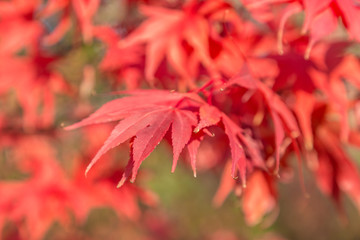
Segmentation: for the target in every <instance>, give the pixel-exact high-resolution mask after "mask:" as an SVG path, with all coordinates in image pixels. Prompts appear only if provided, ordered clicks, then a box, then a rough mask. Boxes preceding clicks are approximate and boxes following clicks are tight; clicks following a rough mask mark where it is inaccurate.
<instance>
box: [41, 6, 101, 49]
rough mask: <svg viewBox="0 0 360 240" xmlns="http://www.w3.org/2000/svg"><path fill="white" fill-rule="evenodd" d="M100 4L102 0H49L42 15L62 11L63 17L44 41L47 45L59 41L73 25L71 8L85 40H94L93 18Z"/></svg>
mask: <svg viewBox="0 0 360 240" xmlns="http://www.w3.org/2000/svg"><path fill="white" fill-rule="evenodd" d="M99 6H100V0H60V1H59V0H51V1H47V3H46V5H45V7H44V8H43V9H42V11H40V13H39V15H40V16H42V17H44V18H45V17H50V16H52V15H54V14H56V13H58V12H61V17H60V20H59V23H58V25H57V26H56V27H55V29H53V30H52V32H51V33H50V34H48V35H47V36H46V37H45V38H44V39H43V42H44V43H45V44H47V45H53V44H55V43H57V42H58V41H59V40H60V39H61V38H62V37H63V36H64V34H65V33H66V31H68V30H69V29H70V27H71V10H72V9H73V10H74V12H75V15H76V17H77V20H78V21H79V28H80V30H81V34H82V37H83V40H84V42H86V43H88V42H91V41H92V38H93V35H94V26H93V23H92V18H93V16H94V15H95V14H96V11H97V9H98V8H99Z"/></svg>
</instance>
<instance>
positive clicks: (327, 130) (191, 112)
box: [0, 0, 360, 240]
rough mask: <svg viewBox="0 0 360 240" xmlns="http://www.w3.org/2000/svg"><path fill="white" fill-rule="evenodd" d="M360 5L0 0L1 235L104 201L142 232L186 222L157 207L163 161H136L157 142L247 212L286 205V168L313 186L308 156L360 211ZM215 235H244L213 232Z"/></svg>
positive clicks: (71, 216) (29, 232) (168, 234)
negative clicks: (153, 164)
mask: <svg viewBox="0 0 360 240" xmlns="http://www.w3.org/2000/svg"><path fill="white" fill-rule="evenodd" d="M109 6H110V7H109ZM113 6H116V7H113ZM359 11H360V6H359V4H358V3H357V2H356V1H352V0H341V1H340V0H323V1H317V0H316V1H315V0H256V1H255V0H239V1H238V0H231V1H230V0H228V1H226V0H208V1H201V0H187V1H180V0H177V1H167V0H148V1H145V0H144V1H130V0H127V1H125V0H124V1H122V0H111V1H100V0H62V1H55V0H49V1H40V0H31V1H29V0H9V1H0V104H1V110H0V147H1V149H2V151H3V152H4V154H3V157H2V158H1V159H2V162H3V163H2V167H3V168H4V169H5V170H4V172H1V179H0V193H1V196H2V197H1V199H0V229H1V230H2V231H3V232H4V234H2V235H3V236H4V238H5V239H15V238H19V239H34V240H36V239H42V238H44V237H45V235H46V234H48V233H49V230H50V229H51V228H52V226H53V224H54V222H58V223H60V225H61V226H63V228H67V229H70V228H71V226H79V225H82V224H85V222H86V221H87V219H89V218H90V217H89V216H90V215H91V212H92V210H94V209H96V208H100V207H107V208H111V209H113V211H114V212H115V214H116V216H117V217H118V218H119V219H122V221H124V222H128V221H129V222H132V224H137V227H138V228H140V229H142V232H147V233H149V234H148V235H149V236H146V235H147V234H143V235H142V234H139V235H137V236H136V238H139V239H169V238H176V236H173V235H172V234H173V233H172V231H171V229H172V226H171V225H172V223H171V220H170V219H169V217H168V216H166V214H162V213H159V212H156V213H154V212H152V210H149V209H156V208H157V206H158V204H160V205H161V199H160V200H159V198H158V197H157V196H156V194H155V193H153V192H152V191H151V190H150V189H148V188H147V185H146V182H147V181H148V179H149V178H150V177H151V178H156V177H157V176H156V175H155V176H151V170H149V169H147V168H146V167H141V165H142V163H143V162H144V160H145V159H147V158H148V157H150V156H151V154H152V152H157V150H155V149H156V147H157V146H158V145H159V144H160V143H162V142H164V143H165V142H166V143H167V144H164V146H170V148H169V149H170V150H169V151H170V152H172V167H171V169H169V170H170V171H171V172H173V173H174V172H175V170H176V167H177V166H178V165H181V166H185V168H190V169H191V170H192V172H193V176H194V177H198V175H202V174H206V173H208V172H215V173H216V179H217V186H218V187H217V190H216V192H214V194H213V196H214V197H213V200H212V202H213V205H214V206H217V207H220V206H221V205H222V204H223V203H224V201H225V199H227V198H228V196H229V195H231V193H234V194H235V195H236V196H237V197H238V198H239V199H240V202H241V208H242V212H243V213H244V218H245V222H246V224H247V225H251V226H252V225H256V224H259V223H261V222H262V220H263V218H264V217H265V216H268V217H269V216H270V217H271V216H272V215H273V216H275V215H276V214H277V212H278V211H279V209H280V211H281V208H282V207H281V204H279V187H278V183H279V182H284V181H285V182H286V181H290V180H289V179H294V177H292V175H293V172H294V171H296V172H298V174H297V175H298V177H297V178H298V179H299V184H298V185H299V186H300V187H301V189H302V193H303V196H307V195H308V193H307V191H308V190H307V187H306V186H305V185H306V184H305V180H304V175H305V174H304V173H303V168H306V169H307V170H306V172H308V170H310V172H311V173H312V175H313V176H314V180H313V182H312V183H313V184H316V185H317V187H318V188H319V189H320V191H322V192H323V193H324V194H325V195H328V196H330V197H331V199H332V200H333V201H334V202H335V206H336V208H337V209H338V210H339V213H340V215H341V214H342V215H345V214H344V212H345V210H344V207H343V204H342V202H343V200H342V199H343V195H346V196H347V197H348V198H349V199H351V201H352V202H353V204H354V206H355V207H356V208H357V209H358V211H359V212H360V172H359V167H358V162H357V161H356V160H355V158H353V157H351V156H352V155H354V153H355V154H356V151H355V150H353V149H352V147H359V146H360V140H359V139H360V135H359V134H360V132H359V126H360V101H359V100H360V98H359V90H360V60H359V52H358V51H359V44H358V41H359V40H360V17H359V16H360V15H359V14H358V13H360V12H359ZM108 14H109V15H111V14H113V15H112V16H113V17H114V16H115V17H116V20H109V19H110V18H111V17H108V16H107V15H108ZM115 17H114V18H115ZM96 92H97V93H100V94H99V95H96ZM95 98H96V102H95V100H94V99H95ZM109 99H110V100H109ZM75 129H76V130H75ZM112 149H114V150H112ZM349 149H351V150H349ZM124 158H127V160H124ZM149 161H151V160H149ZM161 161H166V159H161ZM294 162H295V163H296V164H297V165H296V167H295V164H294ZM183 163H185V164H183ZM144 165H145V163H144ZM7 167H8V168H10V170H9V171H7V170H6V168H7ZM191 170H190V171H191ZM199 173H201V174H199ZM138 175H139V176H138ZM149 176H150V177H149ZM171 177H172V176H171ZM136 178H139V180H138V181H135V179H136ZM198 178H201V176H200V177H198ZM295 179H296V178H295ZM193 181H198V179H194V180H193ZM309 201H311V200H309ZM209 202H211V199H209ZM154 219H155V220H154ZM74 231H75V230H74ZM71 234H75V235H74V236H71ZM218 236H224V238H225V239H237V237H236V236H235V234H233V233H232V232H227V231H226V230H222V229H220V230H219V231H214V232H213V233H209V234H208V235H206V236H205V237H204V238H206V239H217V238H218ZM67 237H73V238H78V236H76V233H75V232H74V233H69V235H68V236H67ZM226 237H227V238H226Z"/></svg>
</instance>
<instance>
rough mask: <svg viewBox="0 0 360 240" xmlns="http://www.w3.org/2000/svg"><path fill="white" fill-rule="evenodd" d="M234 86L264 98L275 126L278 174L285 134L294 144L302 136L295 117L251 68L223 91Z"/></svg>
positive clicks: (245, 67) (276, 172)
mask: <svg viewBox="0 0 360 240" xmlns="http://www.w3.org/2000/svg"><path fill="white" fill-rule="evenodd" d="M232 85H238V86H241V87H244V88H247V89H250V90H256V91H259V93H260V94H261V95H262V97H263V98H264V100H265V103H266V105H267V107H268V109H269V111H270V115H271V118H272V120H273V124H274V131H275V145H276V150H275V158H276V167H275V174H278V171H279V164H280V147H281V145H282V144H283V142H284V138H285V132H287V134H288V135H289V136H290V138H291V140H292V142H293V143H294V144H296V142H295V138H296V137H298V136H299V134H300V130H299V128H298V124H297V122H296V119H295V117H294V115H293V114H292V112H291V110H290V109H289V108H288V107H287V105H286V104H285V103H284V102H283V101H282V99H281V98H280V96H278V95H277V94H276V93H275V92H273V91H272V90H271V89H270V88H269V87H267V86H266V85H265V84H264V83H262V82H261V81H259V80H257V79H255V78H254V77H253V76H252V74H251V72H250V70H249V68H248V67H247V66H246V65H244V67H243V69H242V71H241V72H240V73H239V74H238V75H237V76H235V77H234V78H232V79H230V80H229V81H228V82H227V83H226V84H224V86H223V87H222V90H224V89H226V88H229V87H231V86H232Z"/></svg>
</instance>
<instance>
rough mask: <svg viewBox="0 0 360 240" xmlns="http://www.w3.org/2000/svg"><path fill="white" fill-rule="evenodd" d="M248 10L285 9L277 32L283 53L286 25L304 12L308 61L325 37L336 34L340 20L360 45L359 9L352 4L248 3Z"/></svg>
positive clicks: (329, 0)
mask: <svg viewBox="0 0 360 240" xmlns="http://www.w3.org/2000/svg"><path fill="white" fill-rule="evenodd" d="M244 4H245V5H246V6H247V7H248V8H249V9H251V10H255V9H257V8H263V7H264V5H268V6H271V5H275V6H276V5H279V4H281V5H283V4H285V9H284V10H283V12H282V14H281V17H280V26H279V32H278V48H279V52H280V53H283V49H282V37H283V31H284V27H285V23H286V21H287V20H288V19H289V18H290V17H291V16H292V15H294V14H296V13H299V12H301V11H304V12H305V19H304V22H303V26H302V33H306V32H307V31H309V35H310V41H309V44H308V47H307V49H306V52H305V57H306V58H309V56H310V51H311V49H312V48H313V46H314V45H315V44H316V43H317V42H319V41H320V40H321V39H323V38H324V37H325V36H328V35H329V34H331V33H333V32H334V31H335V30H336V28H337V26H338V18H341V19H342V21H343V23H344V26H345V28H346V29H347V31H348V33H349V35H350V37H351V38H352V39H355V40H357V41H360V35H359V32H360V31H359V29H360V24H359V13H360V9H359V6H358V5H357V3H356V2H355V1H352V0H344V1H342V0H341V1H340V0H289V1H287V0H285V1H282V0H262V1H253V0H249V1H245V3H244Z"/></svg>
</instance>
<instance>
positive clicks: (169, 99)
mask: <svg viewBox="0 0 360 240" xmlns="http://www.w3.org/2000/svg"><path fill="white" fill-rule="evenodd" d="M130 94H133V95H130V96H129V97H126V98H121V99H117V100H113V101H111V102H109V103H107V104H105V105H104V106H103V107H101V108H100V109H99V110H98V111H96V112H95V113H93V114H92V115H91V116H89V117H88V118H86V119H84V120H82V121H81V122H79V123H77V124H74V125H72V126H69V127H67V128H66V129H74V128H77V127H81V126H85V125H89V124H94V123H101V122H108V121H116V120H121V119H122V121H120V123H118V125H116V126H115V128H114V130H113V131H112V132H111V134H110V136H109V137H108V139H107V140H106V141H105V143H104V145H103V146H102V147H101V148H100V150H99V151H98V152H97V154H96V155H95V157H94V158H93V159H92V160H91V163H90V164H89V166H88V167H87V169H86V173H87V172H88V171H89V170H90V168H91V167H92V166H93V165H94V164H95V163H96V162H97V161H98V160H99V158H100V157H101V156H102V155H103V154H105V153H106V152H107V151H109V150H110V149H112V148H114V147H116V146H118V145H120V144H122V143H124V142H125V141H127V140H129V139H132V138H134V140H133V141H132V144H131V145H132V146H131V152H132V154H131V156H130V157H131V160H130V161H129V164H128V167H127V168H126V170H125V173H124V175H123V178H122V180H121V181H120V183H119V185H121V184H123V183H124V181H125V180H126V179H127V177H128V176H129V175H130V173H129V171H130V170H131V181H134V180H135V178H136V175H137V171H138V169H139V167H140V164H141V162H142V161H143V160H144V159H145V158H146V157H148V155H149V154H150V153H151V152H152V151H153V150H154V149H155V147H156V146H157V145H158V144H159V142H160V141H161V140H162V138H163V137H164V136H165V134H166V132H167V131H168V129H169V128H170V125H171V126H172V127H171V131H172V145H173V154H174V158H173V167H172V171H174V170H175V167H176V163H177V160H178V158H179V154H180V153H181V151H182V149H183V148H184V147H185V145H186V144H187V143H188V142H189V140H190V137H191V133H192V127H193V126H196V124H197V117H196V115H195V113H194V112H192V111H189V110H187V109H186V108H189V107H196V106H197V105H198V104H199V103H198V102H194V100H197V101H202V100H201V98H199V97H198V96H196V95H195V94H179V93H169V92H166V91H158V90H148V91H133V92H131V93H130ZM189 100H192V102H191V101H189Z"/></svg>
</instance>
